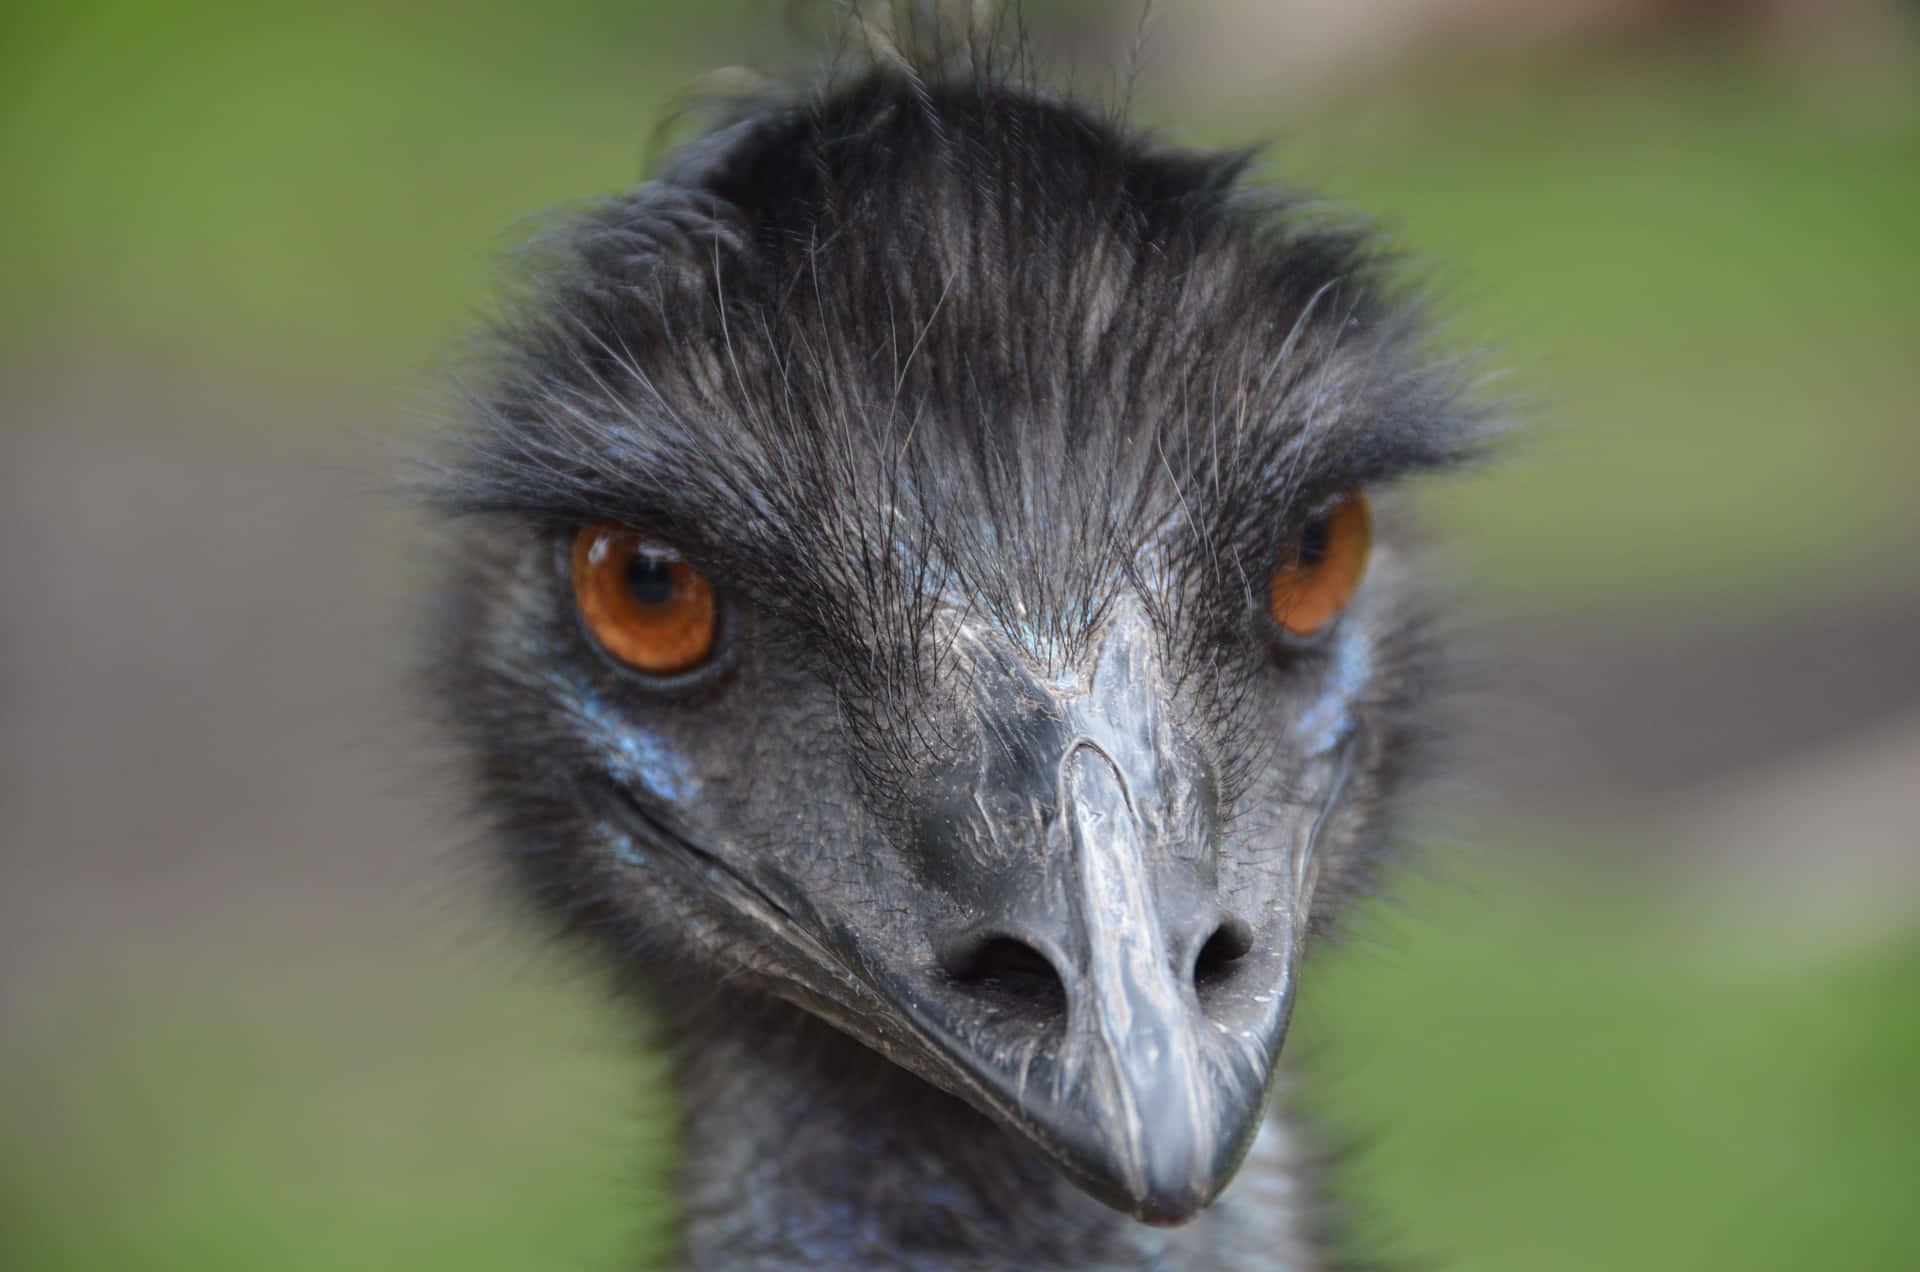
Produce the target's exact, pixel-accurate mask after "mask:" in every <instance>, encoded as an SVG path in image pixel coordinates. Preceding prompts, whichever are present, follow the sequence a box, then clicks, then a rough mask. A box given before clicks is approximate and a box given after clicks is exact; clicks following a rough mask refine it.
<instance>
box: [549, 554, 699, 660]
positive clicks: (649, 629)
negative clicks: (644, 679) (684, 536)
mask: <svg viewBox="0 0 1920 1272" xmlns="http://www.w3.org/2000/svg"><path fill="white" fill-rule="evenodd" d="M573 596H574V600H575V601H576V602H577V603H578V604H579V606H580V616H581V617H582V618H584V619H586V621H587V629H588V630H589V631H591V632H592V633H593V638H594V639H595V640H597V641H599V642H600V644H601V646H602V647H603V648H604V649H605V650H606V651H607V652H608V653H610V654H612V655H613V656H614V657H615V658H618V659H619V660H620V661H621V662H623V663H626V664H627V665H628V666H630V667H635V668H637V669H639V670H641V671H644V672H648V673H650V674H652V675H656V676H671V675H673V674H675V673H677V672H682V671H692V670H693V669H694V668H695V667H698V666H699V665H700V664H701V663H703V662H705V661H706V660H707V656H708V655H710V654H711V653H712V652H713V639H714V633H715V631H716V629H717V627H718V615H717V610H716V607H715V606H714V602H713V587H712V585H711V584H709V583H708V582H707V579H706V576H705V575H703V574H701V573H700V571H698V570H696V569H694V568H693V567H692V566H691V565H688V564H687V563H686V562H685V561H683V560H681V559H680V558H679V557H677V556H675V555H674V554H673V553H671V552H668V551H665V550H663V549H661V548H659V547H656V546H654V545H652V544H649V543H648V542H647V541H646V540H645V539H643V538H641V537H640V536H639V535H638V534H636V533H635V532H633V531H632V530H629V529H627V528H626V527H624V526H616V525H610V524H606V523H604V522H603V523H600V524H597V525H590V526H582V527H580V529H579V531H578V532H577V533H576V534H575V535H574V536H573Z"/></svg>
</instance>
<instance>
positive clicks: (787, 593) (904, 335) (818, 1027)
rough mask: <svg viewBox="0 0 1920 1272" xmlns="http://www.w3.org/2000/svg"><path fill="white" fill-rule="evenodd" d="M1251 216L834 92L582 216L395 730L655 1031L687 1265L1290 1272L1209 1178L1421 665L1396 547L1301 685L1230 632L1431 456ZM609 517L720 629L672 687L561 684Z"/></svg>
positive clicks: (1389, 345) (1040, 119) (896, 75)
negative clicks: (427, 731) (1322, 518)
mask: <svg viewBox="0 0 1920 1272" xmlns="http://www.w3.org/2000/svg"><path fill="white" fill-rule="evenodd" d="M1246 167H1247V161H1246V159H1245V157H1244V156H1239V155H1224V156H1223V155H1212V154H1195V153H1185V152H1178V151H1174V150H1170V149H1166V148H1163V147H1160V146H1158V145H1155V144H1153V143H1151V142H1149V141H1146V140H1144V139H1142V138H1141V137H1139V136H1138V135H1136V134H1133V133H1130V132H1129V131H1127V130H1126V129H1125V128H1124V127H1123V126H1122V125H1120V124H1119V123H1118V122H1116V121H1115V120H1112V119H1108V118H1103V117H1102V116H1100V115H1099V114H1097V113H1095V112H1092V111H1089V110H1087V109H1085V108H1082V107H1079V106H1076V105H1072V104H1069V103H1065V102H1061V101H1058V100H1054V99H1052V98H1049V97H1047V96H1045V95H1043V94H1041V93H1039V92H1037V91H1034V90H1032V89H1030V88H1027V87H1024V86H1022V85H1019V84H1015V83H1011V82H1007V81H1005V80H1003V79H1001V78H999V77H997V76H996V75H994V74H993V73H991V72H990V71H989V70H988V69H987V68H986V66H985V64H984V59H982V58H976V59H973V60H971V61H968V62H967V63H966V64H965V65H963V66H961V67H960V68H958V69H953V70H947V71H942V72H937V73H936V72H934V71H930V70H921V71H915V70H907V69H902V68H896V67H885V66H883V67H880V68H877V69H872V70H869V71H867V72H865V73H863V74H862V75H861V76H860V77H859V78H856V79H853V80H850V81H847V82H843V83H840V84H838V85H836V86H835V87H833V88H831V89H830V90H829V91H826V92H824V93H823V94H821V95H820V96H818V97H817V98H815V99H813V100H810V101H807V102H804V103H787V102H773V101H768V102H759V103H755V104H751V105H748V106H745V107H742V108H741V109H740V110H739V112H738V115H737V118H736V119H735V120H734V121H733V122H731V123H729V124H727V125H726V126H724V127H721V128H719V129H718V130H716V131H714V132H713V133H711V134H710V135H708V136H706V137H704V138H702V139H701V140H699V141H697V142H695V143H693V144H691V145H689V146H687V147H685V148H684V149H682V150H681V151H679V152H678V153H677V154H676V155H674V156H673V157H672V158H671V159H670V160H669V161H668V162H667V164H666V165H665V167H664V168H663V169H662V170H661V172H660V173H659V175H658V176H657V177H656V178H655V179H654V180H653V181H651V182H649V183H647V184H645V185H643V186H641V187H640V188H639V189H637V190H635V191H633V192H632V193H630V194H627V195H624V196H621V197H619V198H617V199H614V200H611V201H610V202H608V203H606V204H605V205H603V206H601V207H599V208H597V209H596V210H594V211H592V212H590V213H589V214H587V215H585V216H583V217H580V218H579V219H578V220H577V221H576V222H575V223H574V224H572V225H571V227H570V228H569V229H568V230H566V232H565V233H564V234H562V235H561V236H560V237H559V238H558V239H557V241H556V243H555V244H554V245H553V246H552V250H551V251H550V252H549V253H548V256H549V260H548V262H547V264H546V266H545V267H544V268H543V270H542V271H541V273H540V274H539V277H538V278H537V280H536V287H535V289H534V291H533V293H532V295H531V296H530V298H529V299H528V301H527V303H526V304H525V305H524V306H523V307H522V308H521V309H520V310H519V312H518V313H517V315H516V316H515V317H514V318H513V319H512V320H510V321H509V322H508V323H506V324H505V325H504V327H503V329H502V331H501V332H500V338H499V340H498V345H497V348H498V355H497V358H496V359H495V361H494V362H493V363H492V364H491V371H490V373H489V375H490V378H489V380H488V381H487V382H486V383H485V385H484V387H483V388H482V390H481V391H480V393H479V394H478V395H477V401H478V409H477V411H476V412H475V417H474V419H473V421H472V423H471V426H470V428H469V429H468V430H467V431H466V432H465V433H464V434H463V435H462V436H461V437H460V438H459V439H458V444H457V446H456V448H455V453H454V455H453V458H452V460H451V461H450V463H449V465H448V475H447V477H446V478H445V480H444V483H443V485H442V487H441V489H440V491H439V497H440V499H441V501H442V502H443V504H445V505H446V506H447V507H449V508H451V509H453V510H455V511H456V512H458V513H460V514H464V515H463V516H462V517H460V519H459V520H458V521H457V523H456V525H457V529H458V533H457V535H456V536H455V538H454V550H453V552H452V555H451V558H450V570H449V580H448V596H447V603H446V605H445V606H444V609H443V622H442V625H441V630H442V644H441V646H440V648H439V649H438V652H437V658H436V663H435V667H436V679H437V682H438V691H439V694H440V697H441V700H442V702H443V703H444V706H445V709H446V712H447V714H448V715H449V716H450V718H451V720H452V721H453V723H454V724H455V726H456V728H457V731H458V735H459V737H460V739H461V740H462V742H463V743H464V745H465V747H466V749H467V751H468V753H469V754H470V756H471V760H472V772H473V777H474V781H475V784H476V787H477V789H478V792H479V794H480V797H481V800H482V802H483V803H484V806H485V808H486V809H487V811H488V812H489V813H490V814H491V816H492V818H493V819H494V821H495V823H496V824H497V829H498V837H499V841H500V842H501V843H502V844H503V845H504V847H505V849H506V852H507V854H508V857H509V859H510V860H511V862H512V863H513V865H514V867H515V870H516V874H517V877H518V879H519V880H520V881H521V882H522V883H523V884H524V885H525V888H526V890H527V891H528V892H529V894H530V895H532V896H533V897H535V898H537V899H538V901H539V903H540V904H541V906H542V907H543V908H544V910H545V911H546V912H548V913H550V914H551V915H553V916H555V917H556V918H557V919H558V920H559V921H560V923H561V924H562V925H563V926H564V927H566V928H567V929H568V930H570V931H573V932H576V933H578V934H579V935H581V936H582V937H584V938H585V939H587V940H588V941H590V942H592V943H593V944H595V945H596V946H597V947H599V948H600V949H601V950H603V951H604V952H605V954H607V955H608V956H609V957H610V958H611V959H612V961H613V963H614V965H615V966H616V967H617V968H618V970H619V972H620V974H621V976H622V978H623V980H624V981H625V982H627V983H630V984H631V985H633V986H636V987H638V988H640V989H641V990H643V991H644V992H645V993H646V994H647V995H648V996H649V997H650V998H651V1000H652V1002H653V1003H654V1004H655V1006H656V1008H657V1011H658V1014H659V1016H660V1017H661V1019H662V1020H663V1021H664V1022H665V1026H666V1030H667V1034H668V1037H669V1039H670V1045H671V1046H672V1048H673V1050H674V1054H675V1056H676V1058H677V1062H678V1073H679V1078H680V1083H681V1090H682V1092H683V1094H684V1097H685V1107H686V1110H687V1113H686V1119H687V1131H686V1136H685V1142H686V1158H685V1164H684V1165H683V1167H682V1170H681V1185H680V1196H681V1200H682V1202H683V1204H684V1206H685V1213H686V1226H685V1241H686V1256H687V1260H688V1262H689V1263H691V1264H692V1265H694V1266H698V1267H709V1268H747V1267H801V1266H804V1267H823V1268H824V1267H835V1268H846V1267H875V1268H878V1267H926V1268H936V1267H937V1268H948V1267H956V1268H999V1267H1019V1268H1028V1269H1033V1268H1046V1267H1074V1268H1123V1267H1127V1268H1132V1267H1180V1268H1204V1267H1235V1268H1254V1267H1259V1268H1274V1267H1300V1268H1307V1267H1318V1266H1322V1265H1323V1262H1322V1260H1323V1258H1324V1252H1323V1251H1320V1250H1318V1249H1317V1248H1316V1246H1315V1243H1314V1239H1313V1236H1314V1229H1315V1224H1314V1222H1313V1215H1312V1210H1311V1206H1310V1203H1309V1201H1308V1196H1309V1193H1310V1188H1309V1182H1308V1181H1307V1180H1305V1179H1304V1178H1303V1177H1302V1173H1301V1169H1300V1163H1299V1161H1298V1153H1297V1150H1296V1148H1295V1145H1294V1142H1293V1139H1292V1137H1291V1135H1290V1134H1289V1132H1288V1130H1287V1128H1286V1127H1285V1126H1284V1125H1282V1124H1280V1123H1278V1122H1274V1123H1271V1124H1269V1125H1268V1126H1267V1131H1266V1133H1265V1134H1262V1135H1259V1136H1258V1137H1257V1138H1256V1131H1257V1130H1258V1129H1259V1128H1260V1126H1261V1125H1262V1109H1263V1107H1264V1104H1265V1101H1266V1097H1267V1095H1268V1093H1269V1091H1270V1087H1271V1082H1272V1072H1273V1064H1274V1060H1275V1058H1276V1056H1277V1053H1278V1049H1279V1044H1280V1037H1281V1034H1282V1033H1283V1032H1284V1029H1285V1022H1286V1017H1287V1009H1288V1006H1289V1004H1290V1002H1291V997H1292V989H1293V984H1294V975H1295V968H1296V966H1297V960H1298V956H1299V953H1300V949H1301V946H1302V943H1303V941H1304V938H1305V936H1306V933H1307V930H1308V927H1309V925H1310V922H1311V921H1313V920H1316V919H1318V918H1320V917H1323V916H1324V915H1325V913H1326V912H1327V911H1328V908H1329V907H1330V906H1331V905H1332V904H1333V903H1334V902H1335V901H1336V900H1337V899H1338V896H1339V895H1340V894H1341V893H1342V892H1344V891H1346V890H1347V889H1348V888H1350V887H1351V886H1353V884H1354V883H1355V882H1356V881H1357V880H1358V879H1360V878H1361V877H1362V875H1363V873H1364V870H1365V868H1366V866H1367V864H1368V862H1369V861H1371V860H1372V859H1373V858H1374V857H1375V856H1376V855H1377V850H1378V845H1379V844H1380V842H1381V839H1382V834H1383V824H1384V820H1385V817H1386V814H1387V809H1388V801H1389V797H1390V796H1391V795H1392V793H1393V792H1394V790H1395V789H1396V787H1397V786H1398V785H1399V784H1400V782H1401V780H1402V778H1403V777H1404V776H1405V774H1406V772H1407V770H1408V767H1409V765H1410V763H1411V761H1412V758H1413V757H1414V755H1415V754H1416V750H1417V748H1416V745H1415V744H1416V743H1417V741H1418V739H1419V737H1420V736H1421V733H1422V719H1423V716H1424V714H1425V709H1426V694H1427V692H1428V688H1429V685H1430V683H1431V681H1432V678H1433V673H1432V667H1431V663H1432V659H1431V657H1430V652H1431V642H1429V641H1428V640H1427V639H1426V638H1425V636H1423V634H1422V627H1421V624H1420V623H1419V622H1418V619H1417V614H1418V611H1419V608H1420V607H1419V602H1418V598H1417V587H1416V580H1415V579H1414V577H1413V571H1412V570H1411V569H1410V565H1409V559H1408V557H1407V554H1406V545H1405V544H1403V543H1402V542H1400V541H1399V540H1398V539H1396V537H1395V535H1394V532H1393V531H1392V529H1391V527H1390V526H1389V527H1387V528H1383V529H1382V530H1381V531H1380V532H1379V533H1378V535H1377V536H1376V541H1375V549H1374V554H1373V560H1372V564H1371V567H1370V569H1369V572H1368V573H1367V575H1366V577H1365V580H1364V581H1363V582H1362V583H1361V585H1360V587H1359V589H1358V591H1357V593H1356V594H1355V595H1354V597H1353V599H1352V602H1351V604H1350V605H1349V606H1348V607H1347V608H1346V611H1345V612H1344V613H1343V614H1342V615H1341V616H1340V617H1339V618H1338V619H1337V620H1335V621H1334V622H1333V623H1332V624H1331V625H1330V626H1329V627H1328V628H1327V629H1326V630H1324V631H1322V632H1320V633H1318V634H1316V635H1314V636H1311V637H1305V638H1299V637H1294V636H1291V635H1289V634H1288V633H1287V632H1285V631H1283V630H1281V628H1280V626H1279V624H1277V623H1276V622H1275V620H1274V617H1273V615H1272V614H1271V613H1270V606H1269V603H1268V602H1269V594H1268V590H1269V580H1270V579H1271V578H1272V576H1273V573H1274V570H1275V568H1276V565H1277V563H1279V562H1280V561H1281V560H1282V559H1283V558H1285V556H1286V554H1287V553H1288V552H1289V551H1290V550H1297V549H1295V548H1294V547H1293V546H1292V545H1297V544H1298V543H1299V542H1300V540H1301V536H1302V534H1303V532H1304V531H1305V528H1306V527H1307V526H1308V525H1309V523H1310V522H1311V521H1312V519H1313V518H1314V517H1315V515H1316V514H1317V512H1318V511H1319V510H1321V509H1323V508H1324V507H1325V506H1326V505H1327V504H1328V502H1329V501H1330V500H1335V499H1337V498H1339V497H1340V496H1342V494H1343V493H1344V492H1350V491H1353V490H1355V489H1359V488H1363V487H1364V488H1366V489H1367V490H1368V491H1370V492H1373V493H1374V494H1375V495H1376V496H1378V495H1379V494H1380V493H1381V492H1382V491H1383V490H1384V488H1385V486H1386V484H1387V483H1390V482H1391V481H1393V480H1394V479H1396V478H1398V477H1401V476H1403V475H1406V474H1410V473H1415V472H1419V471H1422V470H1427V469H1431V468H1434V467H1436V466H1440V465H1445V464H1449V463H1452V462H1454V461H1455V460H1457V459H1459V458H1461V457H1462V456H1463V455H1464V454H1466V453H1467V452H1468V451H1469V450H1470V449H1472V447H1473V445H1474V425H1473V421H1472V418H1471V416H1470V414H1469V413H1468V412H1465V411H1463V410H1461V409H1459V408H1458V407H1457V405H1456V402H1455V397H1454V393H1453V387H1452V384H1451V381H1450V379H1449V378H1448V376H1447V375H1446V374H1445V372H1444V371H1443V370H1442V369H1440V368H1439V367H1437V366H1436V365H1435V364H1434V363H1433V362H1431V361H1430V360H1429V359H1428V358H1427V357H1426V356H1424V355H1423V353H1422V351H1421V348H1420V345H1419V343H1418V340H1417V337H1418V334H1419V333H1418V330H1417V325H1416V324H1415V323H1414V322H1412V321H1411V320H1410V318H1409V316H1408V311H1407V308H1406V306H1405V305H1404V304H1403V303H1402V301H1401V298H1400V297H1399V296H1398V295H1397V294H1396V293H1395V292H1394V291H1393V290H1391V289H1389V288H1388V287H1386V286H1385V285H1384V284H1383V282H1382V280H1381V266H1380V263H1379V261H1378V260H1377V259H1376V256H1375V251H1374V248H1373V247H1372V245H1371V244H1370V242H1369V240H1368V239H1367V238H1366V237H1365V236H1364V235H1362V234H1360V233H1358V232H1355V231H1353V230H1351V229H1348V228H1343V227H1341V226H1339V225H1336V224H1333V223H1332V222H1330V221H1329V220H1328V219H1327V218H1326V217H1325V216H1324V215H1323V214H1320V213H1317V212H1315V211H1314V210H1312V208H1311V207H1310V206H1309V205H1307V204H1305V203H1303V202H1299V201H1295V200H1292V199H1289V198H1286V197H1282V196H1275V195H1271V194H1259V193H1254V192H1250V191H1249V190H1247V189H1246V188H1245V187H1244V185H1243V184H1242V179H1243V177H1244V174H1245V170H1246ZM1380 502H1381V501H1380V500H1379V499H1378V498H1376V504H1378V503H1380ZM602 522H608V523H618V524H621V525H625V526H630V527H633V528H634V529H635V530H637V531H638V532H639V533H640V534H641V535H643V536H644V537H645V538H646V540H647V541H649V542H650V543H654V544H657V545H658V546H659V548H660V549H661V550H662V551H668V550H670V551H672V552H673V553H677V554H680V555H682V556H683V557H684V559H685V560H686V561H687V562H688V563H690V565H691V566H692V567H693V568H694V569H695V570H697V571H698V572H699V573H701V574H702V575H704V576H705V577H706V578H708V579H710V580H711V581H712V586H713V591H714V594H715V596H716V597H718V598H719V629H718V636H717V639H716V643H715V647H714V652H713V654H712V657H711V658H710V660H708V661H707V662H706V663H705V664H703V665H702V666H700V667H698V668H697V669H696V670H693V671H691V672H688V673H685V674H682V675H675V676H667V677H660V676H649V675H646V674H643V673H640V672H636V671H635V670H633V669H632V668H631V667H627V666H622V665H620V663H619V662H617V661H616V660H615V659H613V658H611V657H609V656H608V655H607V653H606V652H605V651H604V650H603V649H602V648H600V647H599V646H598V645H597V644H596V641H595V639H594V636H593V634H592V633H591V632H589V630H588V629H587V627H586V626H585V625H583V623H582V620H581V617H580V614H579V613H578V611H577V610H576V606H575V603H574V596H573V593H572V591H571V590H570V584H569V564H568V560H569V558H568V544H569V543H570V542H571V541H572V538H573V536H574V534H575V532H576V530H577V529H578V527H580V526H582V525H587V524H593V523H602ZM949 1093H951V1094H949ZM956 1096H957V1097H958V1098H957V1099H956V1098H955V1097H956ZM1243 1157H1245V1159H1246V1160H1245V1164H1244V1167H1243V1168H1242V1169H1240V1172H1239V1174H1240V1178H1239V1181H1238V1182H1237V1183H1236V1184H1235V1185H1234V1186H1233V1188H1232V1189H1230V1190H1228V1191H1226V1192H1225V1194H1224V1195H1222V1196H1219V1200H1218V1201H1217V1202H1215V1201H1213V1199H1214V1198H1215V1197H1216V1195H1219V1194H1220V1190H1221V1189H1222V1188H1224V1187H1225V1186H1226V1184H1227V1181H1228V1180H1229V1179H1231V1178H1232V1177H1233V1175H1234V1172H1235V1168H1236V1166H1238V1165H1240V1163H1241V1161H1242V1158H1243ZM1209 1202H1212V1203H1213V1204H1211V1205H1208V1203H1209ZM1203 1206H1205V1207H1207V1208H1205V1209H1202V1207H1203ZM1139 1219H1145V1220H1147V1221H1149V1223H1142V1222H1138V1221H1137V1220H1139ZM1155 1225H1157V1226H1155ZM1167 1225H1179V1226H1167Z"/></svg>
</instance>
